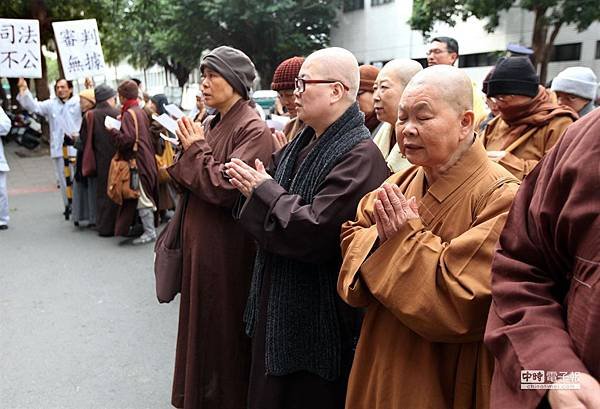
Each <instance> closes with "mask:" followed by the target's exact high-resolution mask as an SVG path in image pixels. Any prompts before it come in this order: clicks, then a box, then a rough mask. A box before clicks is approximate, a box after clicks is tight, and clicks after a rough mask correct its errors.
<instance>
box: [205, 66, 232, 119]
mask: <svg viewBox="0 0 600 409" xmlns="http://www.w3.org/2000/svg"><path fill="white" fill-rule="evenodd" d="M202 93H203V94H204V101H205V102H206V105H208V106H210V107H213V108H216V109H217V110H219V109H220V108H222V107H225V106H227V105H228V104H229V103H230V102H231V100H232V99H233V98H234V97H235V95H236V93H235V91H234V90H233V87H232V86H231V85H229V83H228V82H227V81H226V80H225V78H223V77H222V76H221V74H219V73H218V72H216V71H213V70H211V69H210V68H204V72H203V73H202Z"/></svg>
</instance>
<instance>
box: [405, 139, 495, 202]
mask: <svg viewBox="0 0 600 409" xmlns="http://www.w3.org/2000/svg"><path fill="white" fill-rule="evenodd" d="M488 160H489V159H488V157H487V153H486V151H485V148H484V147H483V143H482V141H481V139H479V138H476V139H475V141H474V142H473V144H472V145H471V146H470V147H469V149H467V150H466V151H465V153H463V155H462V156H461V157H460V158H459V159H458V160H457V161H456V163H455V164H454V165H452V166H450V168H449V169H448V170H447V171H446V172H445V173H443V174H441V175H440V176H439V177H438V179H437V180H436V181H435V182H434V183H433V184H432V185H431V186H430V187H429V189H428V190H427V193H429V194H430V195H431V196H433V197H434V198H435V199H436V200H437V201H438V202H440V203H441V202H443V201H444V200H445V199H446V198H447V197H448V196H450V195H451V194H452V193H453V192H454V191H455V190H456V189H458V188H460V187H461V186H462V185H463V183H464V182H465V180H467V178H469V176H471V175H472V174H473V173H474V172H476V171H477V170H479V169H480V168H483V167H484V166H485V164H486V163H487V161H488ZM417 177H420V178H422V181H423V184H425V170H424V169H423V168H420V169H419V175H417Z"/></svg>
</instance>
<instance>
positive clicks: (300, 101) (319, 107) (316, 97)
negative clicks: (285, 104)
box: [294, 60, 336, 126]
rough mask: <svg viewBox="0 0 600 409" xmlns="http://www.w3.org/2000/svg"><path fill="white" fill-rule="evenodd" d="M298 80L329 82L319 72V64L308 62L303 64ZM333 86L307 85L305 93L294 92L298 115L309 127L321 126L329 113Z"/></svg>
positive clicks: (312, 61)
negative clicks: (325, 114)
mask: <svg viewBox="0 0 600 409" xmlns="http://www.w3.org/2000/svg"><path fill="white" fill-rule="evenodd" d="M298 78H302V79H305V80H328V79H332V78H324V76H323V75H321V73H320V71H319V63H318V62H315V61H314V60H307V61H305V62H304V64H302V68H300V72H299V74H298ZM333 86H336V84H335V83H333V84H306V86H305V89H304V92H302V93H300V92H299V91H298V90H294V95H295V97H296V98H295V104H296V113H297V114H298V119H300V120H301V121H304V123H306V124H307V125H308V126H315V125H316V124H320V122H321V120H322V119H323V118H324V115H323V114H324V113H327V112H329V109H330V105H331V104H330V103H331V98H330V96H331V91H332V87H333Z"/></svg>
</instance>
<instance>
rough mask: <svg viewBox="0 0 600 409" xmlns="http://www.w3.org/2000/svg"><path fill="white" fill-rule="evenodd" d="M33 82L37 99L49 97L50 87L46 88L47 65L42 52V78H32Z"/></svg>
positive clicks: (41, 99)
mask: <svg viewBox="0 0 600 409" xmlns="http://www.w3.org/2000/svg"><path fill="white" fill-rule="evenodd" d="M33 83H34V84H35V95H36V97H37V99H38V100H40V101H43V100H45V99H48V98H50V88H48V67H47V65H46V58H45V57H44V54H42V78H36V79H34V80H33Z"/></svg>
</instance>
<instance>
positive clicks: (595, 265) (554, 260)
mask: <svg viewBox="0 0 600 409" xmlns="http://www.w3.org/2000/svg"><path fill="white" fill-rule="evenodd" d="M599 135H600V111H597V112H594V113H591V114H588V115H587V116H585V117H583V118H582V119H580V120H578V121H577V122H575V123H574V124H573V125H571V126H570V127H569V128H568V129H567V131H566V133H565V134H564V136H563V137H562V138H560V139H559V141H558V143H557V144H556V145H555V147H554V148H553V149H552V150H551V151H550V152H549V153H548V155H547V156H546V157H545V158H544V159H542V161H541V162H540V164H539V165H538V166H537V167H536V168H535V169H533V171H532V172H531V173H530V174H529V175H528V176H527V177H526V178H525V180H524V181H523V184H522V185H521V188H520V190H519V192H518V194H517V197H516V199H515V201H514V203H513V207H512V210H511V212H510V214H509V215H508V219H507V222H506V227H505V228H504V231H503V233H502V235H501V236H500V244H499V249H498V251H497V253H496V257H495V259H494V263H493V266H492V308H491V310H490V314H489V317H488V323H487V328H486V333H485V343H486V346H487V347H488V348H489V350H490V351H491V352H492V354H493V355H494V357H495V358H496V365H495V370H494V376H493V380H492V390H491V407H492V408H498V409H500V408H523V409H528V408H536V407H549V406H548V403H547V401H546V399H545V394H546V392H547V391H546V390H521V387H520V383H521V377H520V371H521V370H535V371H538V370H539V371H545V372H546V376H548V372H553V373H555V374H556V373H560V372H571V371H574V372H581V373H588V374H590V375H591V376H593V377H595V378H596V379H598V378H600V344H599V341H598V340H599V339H600V325H599V323H600V240H599V239H598V237H599V232H600V217H599V214H600V190H599V187H600V168H599V166H598V158H599V157H600V138H598V136H599Z"/></svg>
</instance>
